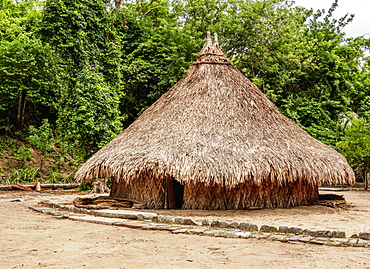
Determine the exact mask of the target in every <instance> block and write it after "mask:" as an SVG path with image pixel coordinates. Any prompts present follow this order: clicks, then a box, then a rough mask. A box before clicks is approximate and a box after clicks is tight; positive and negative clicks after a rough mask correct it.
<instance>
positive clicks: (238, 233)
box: [235, 232, 251, 238]
mask: <svg viewBox="0 0 370 269" xmlns="http://www.w3.org/2000/svg"><path fill="white" fill-rule="evenodd" d="M235 235H236V236H237V237H240V238H250V237H251V233H250V232H236V233H235Z"/></svg>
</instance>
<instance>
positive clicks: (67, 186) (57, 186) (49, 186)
mask: <svg viewBox="0 0 370 269" xmlns="http://www.w3.org/2000/svg"><path fill="white" fill-rule="evenodd" d="M22 185H23V186H25V187H27V188H29V189H31V191H32V190H33V189H34V188H35V185H33V184H22ZM17 186H18V185H16V184H10V185H0V191H11V190H19V189H20V188H19V187H17ZM78 186H80V184H79V183H65V184H54V183H52V184H40V187H41V188H42V189H74V188H77V187H78Z"/></svg>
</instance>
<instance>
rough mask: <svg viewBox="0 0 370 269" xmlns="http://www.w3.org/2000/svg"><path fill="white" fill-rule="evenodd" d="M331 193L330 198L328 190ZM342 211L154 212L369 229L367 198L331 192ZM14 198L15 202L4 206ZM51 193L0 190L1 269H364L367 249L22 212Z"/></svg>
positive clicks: (368, 262) (353, 230) (369, 251)
mask: <svg viewBox="0 0 370 269" xmlns="http://www.w3.org/2000/svg"><path fill="white" fill-rule="evenodd" d="M330 193H333V192H330ZM336 194H340V195H344V196H345V198H346V200H347V202H348V203H350V204H351V205H352V207H350V208H349V209H348V210H343V209H333V208H328V207H323V206H309V207H297V208H290V209H275V210H257V211H189V210H186V211H184V210H181V211H180V210H172V211H158V212H159V213H161V214H164V215H173V216H192V217H193V218H195V219H202V218H208V219H224V220H235V221H249V222H251V223H254V224H258V225H261V224H272V225H276V226H278V225H287V226H298V227H304V228H313V229H319V228H323V229H329V230H338V229H339V230H345V231H346V232H347V236H350V235H351V234H352V233H358V232H361V231H367V232H369V231H370V192H362V191H347V192H340V193H339V192H337V193H336ZM17 197H20V198H21V199H22V201H21V202H11V199H13V198H17ZM49 198H52V197H51V195H50V194H40V193H20V192H17V193H9V192H0V216H1V218H0V228H1V230H0V268H1V269H3V268H370V248H356V247H332V246H319V245H313V244H303V243H297V244H288V243H281V242H272V241H268V240H256V239H232V238H217V237H206V236H196V235H183V234H171V233H169V232H164V231H145V230H134V229H128V228H123V227H116V226H107V225H99V224H92V223H85V222H76V221H72V220H67V219H56V218H54V217H52V216H50V215H43V214H40V213H37V212H34V211H32V210H30V209H28V208H27V206H30V205H36V204H37V203H38V201H41V200H45V199H49Z"/></svg>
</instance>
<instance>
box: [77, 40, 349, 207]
mask: <svg viewBox="0 0 370 269" xmlns="http://www.w3.org/2000/svg"><path fill="white" fill-rule="evenodd" d="M97 178H111V179H112V189H111V194H110V195H111V196H116V197H123V198H131V199H136V200H141V201H143V202H145V203H146V204H147V206H148V207H149V208H174V207H177V208H179V207H181V208H193V209H196V208H197V209H244V208H249V207H263V208H274V207H290V206H297V205H306V204H309V203H311V202H312V201H315V200H317V199H318V186H320V185H322V184H353V183H354V179H355V177H354V173H353V170H352V169H351V167H350V166H349V165H348V164H347V162H346V159H345V158H344V157H343V156H342V155H341V154H339V153H338V152H337V151H335V150H334V149H332V148H330V147H329V146H327V145H325V144H323V143H321V142H319V141H317V140H316V139H314V138H313V137H311V136H310V135H309V134H308V133H307V132H305V131H304V130H302V129H301V128H300V127H299V126H298V125H296V124H295V123H294V122H293V121H291V120H290V119H288V118H287V117H285V116H284V115H282V114H281V113H280V112H279V111H278V109H277V107H276V106H275V105H274V104H273V103H272V102H271V101H270V100H269V99H268V98H266V96H265V95H264V94H263V93H262V92H261V91H260V90H259V89H258V88H257V87H256V86H255V85H254V84H253V83H252V82H250V81H249V80H248V79H247V78H246V77H245V76H244V75H243V74H242V73H241V72H240V71H239V70H238V69H237V68H236V67H235V66H234V65H233V64H232V62H231V61H230V60H228V59H227V57H226V56H225V54H224V53H223V52H222V51H221V49H220V48H219V45H218V44H217V42H216V43H213V42H212V41H211V39H210V38H208V39H207V42H206V44H205V45H204V47H203V49H202V50H201V52H200V54H199V55H198V60H197V62H196V63H194V64H193V66H191V67H190V69H189V71H188V73H187V74H186V75H185V76H184V77H183V78H182V79H181V80H180V81H179V82H178V83H177V84H175V85H174V86H173V87H172V88H171V89H170V90H169V91H168V92H167V93H165V94H164V95H163V96H162V97H161V98H160V99H159V100H157V101H156V102H155V103H154V104H153V105H152V106H150V107H149V108H148V109H147V110H146V111H145V112H144V113H143V114H142V115H141V116H140V117H139V118H138V119H137V120H136V121H135V122H134V123H132V124H131V125H130V126H129V127H128V128H127V129H126V130H125V131H124V132H122V133H121V134H120V135H118V136H117V137H116V138H115V139H113V140H112V141H111V142H110V143H109V144H107V145H106V146H105V147H103V148H102V149H101V150H99V151H98V152H97V153H96V154H95V155H93V156H92V157H91V158H90V159H89V160H88V161H87V162H86V163H85V164H83V165H82V166H81V168H80V169H79V170H78V172H77V174H76V179H77V180H78V181H80V182H92V181H94V180H95V179H97Z"/></svg>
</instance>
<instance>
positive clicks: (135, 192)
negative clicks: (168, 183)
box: [110, 177, 166, 208]
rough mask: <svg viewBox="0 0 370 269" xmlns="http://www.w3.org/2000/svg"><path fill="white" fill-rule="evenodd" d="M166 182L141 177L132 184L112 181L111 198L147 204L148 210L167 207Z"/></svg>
mask: <svg viewBox="0 0 370 269" xmlns="http://www.w3.org/2000/svg"><path fill="white" fill-rule="evenodd" d="M163 182H164V180H163V179H156V178H145V177H139V178H136V179H135V180H133V181H131V182H127V181H125V180H121V181H118V180H114V179H113V180H112V188H111V191H110V196H111V197H121V198H128V199H134V200H138V201H141V202H144V203H146V206H147V207H148V208H164V207H165V198H166V197H165V191H164V187H165V186H164V184H163Z"/></svg>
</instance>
